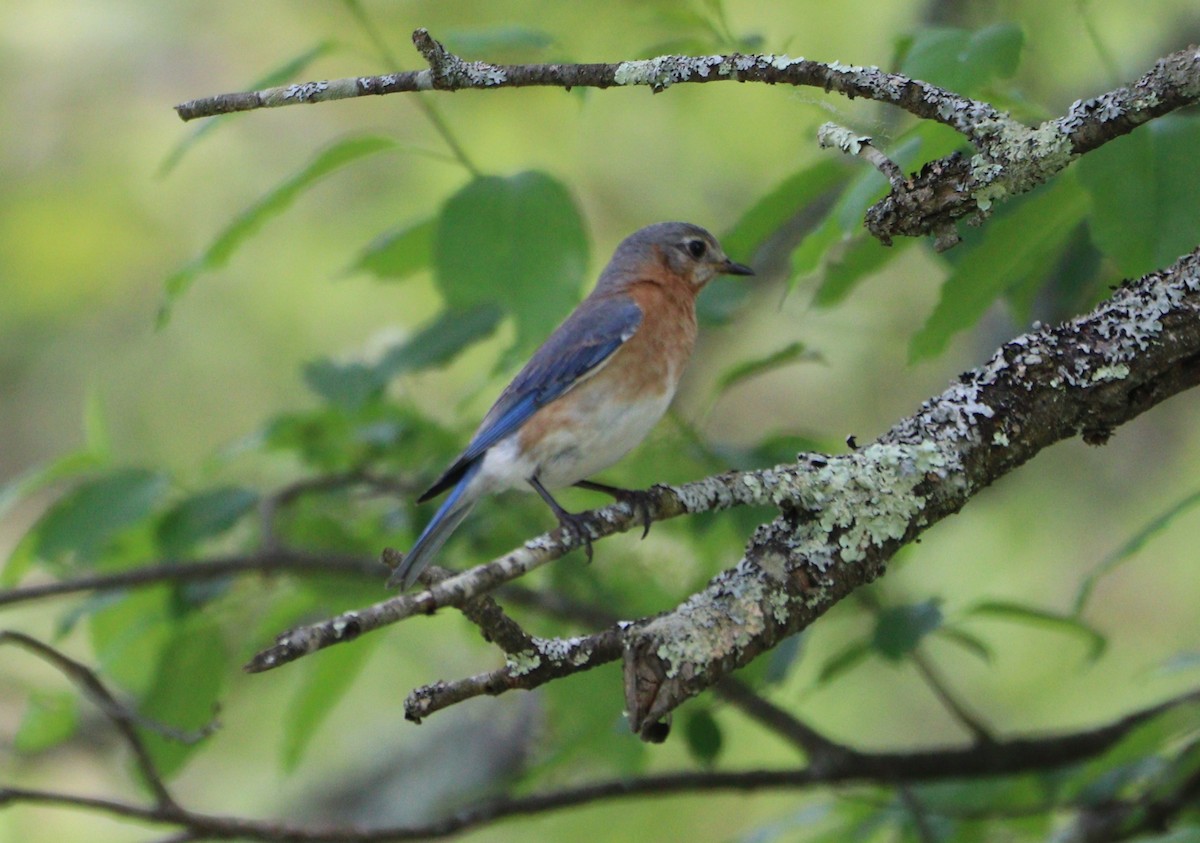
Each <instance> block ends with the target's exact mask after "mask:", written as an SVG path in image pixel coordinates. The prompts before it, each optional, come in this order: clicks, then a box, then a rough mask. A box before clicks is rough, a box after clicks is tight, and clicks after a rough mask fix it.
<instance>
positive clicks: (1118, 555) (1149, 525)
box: [1074, 490, 1200, 616]
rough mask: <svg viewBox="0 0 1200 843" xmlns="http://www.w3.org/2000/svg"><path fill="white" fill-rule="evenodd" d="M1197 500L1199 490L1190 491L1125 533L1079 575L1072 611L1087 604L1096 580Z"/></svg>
mask: <svg viewBox="0 0 1200 843" xmlns="http://www.w3.org/2000/svg"><path fill="white" fill-rule="evenodd" d="M1196 504H1200V490H1197V491H1195V492H1192V493H1191V494H1190V495H1187V496H1185V497H1184V498H1182V499H1181V500H1178V501H1176V502H1175V503H1173V504H1172V505H1171V506H1169V507H1167V509H1166V510H1164V511H1163V512H1160V513H1159V514H1158V515H1156V516H1154V517H1153V518H1151V519H1150V520H1149V521H1147V522H1146V523H1145V524H1143V525H1142V527H1141V529H1140V530H1138V531H1137V532H1136V533H1134V534H1133V535H1132V536H1130V537H1129V539H1128V540H1126V542H1125V543H1124V544H1123V545H1121V546H1120V547H1119V548H1117V549H1116V550H1115V551H1114V552H1112V553H1110V554H1109V555H1108V556H1106V557H1105V558H1104V559H1103V560H1101V562H1100V564H1099V565H1097V566H1096V567H1095V568H1093V569H1092V570H1091V571H1090V572H1088V574H1087V576H1085V577H1084V578H1083V582H1081V583H1080V584H1079V591H1078V592H1077V593H1076V595H1075V607H1074V613H1075V615H1076V616H1078V615H1081V614H1083V611H1084V609H1086V608H1087V604H1088V601H1089V600H1090V599H1091V596H1092V592H1093V591H1094V590H1095V589H1096V586H1097V585H1098V584H1099V582H1100V580H1101V579H1103V578H1104V577H1106V576H1108V575H1109V574H1111V573H1112V572H1113V571H1115V570H1116V569H1117V568H1119V567H1120V566H1121V564H1122V563H1124V562H1126V561H1128V560H1129V559H1131V558H1133V556H1135V555H1136V554H1137V553H1138V552H1139V551H1140V550H1141V549H1142V548H1143V547H1145V546H1146V543H1147V542H1149V541H1150V540H1151V539H1152V538H1154V537H1155V536H1157V535H1158V534H1159V533H1161V532H1162V531H1163V530H1165V529H1167V528H1168V527H1170V526H1171V524H1173V523H1174V522H1175V519H1176V518H1178V517H1179V516H1181V515H1183V514H1184V513H1185V512H1187V511H1188V510H1189V509H1191V508H1192V507H1194V506H1196Z"/></svg>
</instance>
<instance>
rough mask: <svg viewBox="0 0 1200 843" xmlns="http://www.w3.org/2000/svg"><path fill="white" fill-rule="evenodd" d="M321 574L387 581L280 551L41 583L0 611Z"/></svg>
mask: <svg viewBox="0 0 1200 843" xmlns="http://www.w3.org/2000/svg"><path fill="white" fill-rule="evenodd" d="M283 573H295V574H320V575H328V576H341V577H353V578H367V579H373V580H378V581H380V582H382V581H383V580H384V579H385V578H386V577H387V568H385V567H384V566H383V565H382V564H380V562H379V561H378V560H377V559H372V558H370V557H366V556H352V555H346V554H334V553H310V552H308V551H301V550H295V549H292V548H285V547H279V548H275V549H273V550H267V551H262V552H258V553H248V554H244V555H238V556H219V557H214V558H212V559H206V560H203V561H200V562H182V561H180V562H175V561H169V560H168V561H165V562H158V563H156V564H154V565H147V566H146V567H144V568H131V569H129V570H127V571H117V572H114V573H110V574H88V575H86V576H80V577H73V578H71V579H66V580H58V581H56V582H48V583H40V584H38V585H28V586H23V587H19V588H10V589H7V590H2V591H0V606H6V605H13V604H16V603H27V602H29V601H31V600H42V599H44V598H47V597H59V596H61V595H64V594H80V593H84V592H94V591H99V592H103V591H119V590H121V589H126V588H144V587H147V586H152V585H158V584H159V583H165V582H170V583H189V582H208V581H210V580H215V579H221V578H223V577H230V576H238V575H243V574H264V575H273V574H283Z"/></svg>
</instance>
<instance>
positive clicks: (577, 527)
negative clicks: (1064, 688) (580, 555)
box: [529, 476, 592, 562]
mask: <svg viewBox="0 0 1200 843" xmlns="http://www.w3.org/2000/svg"><path fill="white" fill-rule="evenodd" d="M529 485H530V486H532V487H533V490H534V491H535V492H537V493H538V494H539V495H540V496H541V498H542V500H544V501H545V502H546V505H547V506H548V507H550V508H551V509H552V510H554V515H555V517H556V518H558V526H560V527H562V528H563V529H564V530H566V531H567V532H568V533H570V534H571V535H573V536H575V539H576V541H581V542H583V547H584V550H585V551H586V552H587V561H588V562H591V561H592V534H591V532H589V531H588V528H587V524H586V521H587V519H586V518H584V517H583V516H582V515H576V514H575V513H572V512H567V511H566V510H565V509H563V508H562V505H561V504H559V502H558V501H556V500H555V499H554V497H553V496H552V495H551V494H550V493H549V492H547V491H546V487H545V486H543V485H542V481H540V480H538V479H537V477H536V476H534V477H530V478H529Z"/></svg>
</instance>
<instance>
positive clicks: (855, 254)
mask: <svg viewBox="0 0 1200 843" xmlns="http://www.w3.org/2000/svg"><path fill="white" fill-rule="evenodd" d="M915 242H917V241H916V240H915V239H914V238H912V237H904V238H901V239H899V240H895V241H893V242H892V245H891V246H885V245H883V244H882V243H880V242H879V241H878V240H877V239H875V238H874V237H871V236H869V235H866V234H863V235H860V236H858V237H855V238H854V239H853V240H850V241H849V242H847V243H846V244H845V247H844V248H843V249H842V250H840V253H839V254H838V256H837V257H835V258H832V259H831V260H830V261H829V263H828V264H827V266H826V268H825V278H824V279H823V280H822V281H821V286H820V287H818V288H817V292H816V295H815V296H814V297H813V304H815V305H816V306H817V307H831V306H833V305H835V304H838V303H840V302H841V301H842V300H843V299H844V298H846V296H847V295H849V294H850V291H851V290H853V289H854V287H855V286H857V285H858V282H859V281H861V280H862V279H863V278H865V277H866V276H868V275H870V274H871V273H873V272H875V271H876V270H878V269H881V268H882V267H883V266H884V265H885V264H886V263H888V262H889V261H891V260H892V259H894V258H895V257H897V256H898V255H899V254H900V253H901V252H903V251H904V250H905V249H907V248H908V247H909V246H911V245H912V244H913V243H915Z"/></svg>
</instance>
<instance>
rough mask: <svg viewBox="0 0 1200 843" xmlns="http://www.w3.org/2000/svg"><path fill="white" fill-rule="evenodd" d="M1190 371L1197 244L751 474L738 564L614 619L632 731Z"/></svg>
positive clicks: (1197, 339)
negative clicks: (886, 416) (746, 529)
mask: <svg viewBox="0 0 1200 843" xmlns="http://www.w3.org/2000/svg"><path fill="white" fill-rule="evenodd" d="M1197 382H1200V250H1197V251H1195V252H1192V253H1191V254H1189V255H1188V256H1186V257H1185V258H1183V259H1181V260H1180V261H1179V262H1178V263H1176V264H1175V265H1174V266H1172V267H1170V268H1169V269H1166V270H1163V271H1161V272H1158V273H1154V274H1151V275H1148V276H1146V277H1144V278H1142V279H1141V280H1139V281H1137V282H1133V283H1129V284H1127V285H1125V286H1123V287H1121V288H1120V289H1118V290H1117V292H1116V293H1115V294H1114V295H1113V297H1112V298H1111V299H1109V300H1108V301H1107V302H1105V303H1103V304H1101V305H1100V306H1099V307H1098V308H1097V309H1096V310H1094V311H1093V312H1092V313H1090V314H1087V315H1086V316H1082V317H1079V318H1077V319H1075V320H1073V321H1071V322H1068V323H1066V324H1063V325H1060V326H1058V327H1056V328H1041V329H1039V330H1037V331H1034V332H1033V333H1030V334H1026V335H1024V336H1021V337H1018V338H1017V339H1015V340H1013V341H1011V342H1009V343H1008V344H1006V345H1005V346H1004V347H1003V348H1001V349H1000V350H999V351H997V352H996V354H995V355H994V356H993V357H992V359H991V360H990V361H989V362H988V363H987V364H985V365H984V366H982V367H981V368H979V369H976V370H974V371H973V372H969V373H966V374H964V375H963V376H962V377H961V378H960V380H959V382H958V383H956V384H954V385H953V386H952V387H951V388H950V389H949V390H947V391H946V392H944V393H943V394H942V395H940V396H937V397H935V398H932V399H930V400H929V401H927V402H926V403H925V404H924V405H923V406H922V408H921V410H920V412H918V413H917V414H916V415H915V416H912V417H910V418H907V419H905V420H903V421H901V422H900V423H899V424H897V425H896V426H895V427H893V428H892V429H891V430H890V431H888V432H887V433H886V434H884V435H883V436H882V437H880V438H879V439H878V440H877V441H876V442H874V443H872V444H871V445H870V446H868V447H866V448H862V449H860V450H858V451H855V452H854V453H852V454H848V455H844V456H839V457H831V458H825V457H820V456H816V455H810V456H808V457H807V458H806V459H802V460H801V462H800V463H798V464H796V465H792V466H780V467H778V468H776V469H772V470H770V471H767V472H757V473H754V472H751V473H747V475H746V476H745V477H744V482H747V483H751V484H761V486H762V490H763V492H764V493H765V496H766V497H767V499H768V500H773V501H774V502H775V503H776V504H777V505H778V506H779V508H780V511H781V514H780V516H779V517H778V518H776V519H775V521H773V522H772V523H771V524H768V525H764V526H763V527H760V528H759V529H758V530H757V531H756V532H755V534H754V536H753V537H752V539H751V541H750V543H749V545H748V546H747V548H746V553H745V555H744V556H743V558H742V560H741V561H740V562H739V563H738V565H737V566H736V567H734V568H732V569H730V570H727V571H725V572H723V573H722V574H720V575H718V576H717V577H715V578H714V579H713V580H712V581H711V582H710V583H709V585H708V587H707V588H706V589H705V590H704V591H702V592H700V593H699V594H696V595H693V596H692V597H691V598H690V599H689V600H688V601H687V602H685V603H683V604H682V605H680V606H679V607H678V608H676V609H675V610H673V611H671V612H667V613H664V614H663V615H660V616H659V617H657V618H653V619H649V620H647V621H644V622H640V623H638V624H637V625H635V626H634V627H631V628H630V629H629V630H628V633H627V635H626V638H625V641H626V650H625V676H626V705H627V710H628V711H629V713H630V719H631V722H632V725H633V727H634V728H635V729H637V730H639V731H641V730H643V729H645V728H647V727H650V726H653V724H654V723H656V722H657V721H658V720H659V719H660V718H661V717H663V716H664V715H666V714H667V713H668V712H670V711H671V710H672V709H674V708H675V707H676V706H677V705H679V704H680V703H681V702H682V701H683V700H685V699H687V698H689V697H691V696H693V695H694V694H696V693H698V692H699V691H700V690H702V689H704V688H706V687H709V686H711V685H713V684H714V683H715V682H716V681H718V680H719V679H720V678H721V677H723V676H725V675H727V674H728V673H729V672H731V671H732V670H735V669H736V668H738V667H740V666H742V665H744V664H747V663H748V662H749V661H751V660H752V659H753V658H754V657H755V656H757V655H758V654H759V653H762V652H764V651H765V650H767V649H769V648H771V647H773V646H774V645H775V644H777V643H778V642H779V641H780V640H782V639H783V638H784V637H786V636H788V635H791V634H793V633H795V632H798V631H799V630H801V629H804V628H805V627H806V626H808V625H809V624H810V623H812V622H813V621H814V620H815V619H816V618H817V617H819V616H820V615H822V614H823V613H824V612H825V611H826V610H828V609H829V608H830V607H831V606H833V605H834V604H835V603H837V602H838V601H839V600H841V599H842V598H843V597H845V596H846V595H847V594H849V593H850V592H851V591H853V590H854V589H855V588H857V587H859V586H860V585H862V584H864V583H866V582H870V581H871V580H873V579H875V578H876V577H877V576H879V575H880V574H882V573H883V571H884V569H885V567H886V564H887V561H888V560H889V559H890V558H891V556H892V555H893V554H894V553H895V552H896V550H898V549H899V548H900V547H902V546H903V545H905V544H907V543H909V542H911V541H912V540H914V539H915V538H916V537H917V536H919V535H920V534H921V533H922V532H924V531H925V530H926V529H928V528H929V527H930V526H931V525H933V524H935V523H937V522H938V521H939V520H941V519H942V518H945V517H946V516H948V515H952V514H954V513H955V512H957V511H958V510H959V509H961V508H962V507H963V506H964V505H965V504H966V503H967V501H969V500H970V499H971V497H972V496H973V495H974V494H976V493H977V492H978V491H979V490H980V489H982V488H984V487H985V486H987V485H989V484H991V483H992V482H994V481H995V480H997V479H998V478H1000V477H1002V476H1003V475H1005V474H1007V473H1008V472H1009V471H1011V470H1012V469H1014V468H1016V467H1017V466H1019V465H1021V464H1022V463H1024V462H1025V461H1026V460H1028V459H1030V458H1031V457H1033V456H1034V455H1035V454H1037V453H1038V452H1039V451H1041V450H1042V449H1043V448H1045V447H1047V446H1049V445H1051V444H1053V443H1055V442H1058V441H1060V440H1062V439H1066V438H1069V437H1072V436H1075V435H1079V434H1082V436H1083V438H1084V440H1085V441H1088V442H1092V443H1097V442H1103V441H1104V440H1105V439H1106V438H1107V437H1108V436H1109V434H1110V433H1111V432H1112V431H1113V430H1114V429H1115V428H1116V427H1118V426H1119V425H1121V424H1123V423H1124V422H1126V421H1129V420H1130V419H1133V418H1135V417H1136V416H1138V415H1140V414H1141V413H1142V412H1144V411H1145V410H1147V409H1149V408H1150V407H1151V406H1154V405H1155V404H1157V403H1159V402H1161V401H1163V400H1165V399H1166V398H1168V397H1170V396H1171V395H1174V394H1176V393H1178V392H1180V391H1182V390H1184V389H1187V388H1189V387H1191V386H1194V385H1196V383H1197Z"/></svg>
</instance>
